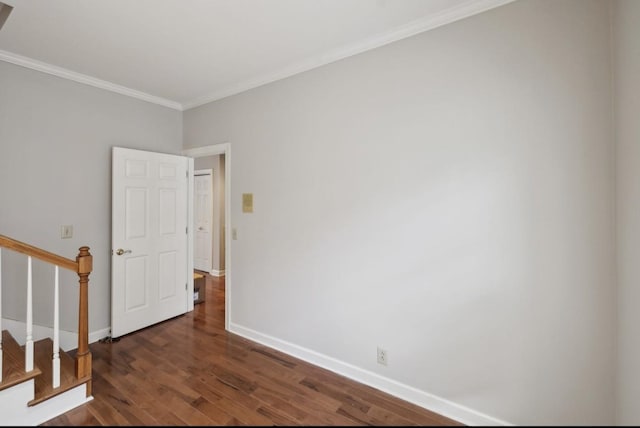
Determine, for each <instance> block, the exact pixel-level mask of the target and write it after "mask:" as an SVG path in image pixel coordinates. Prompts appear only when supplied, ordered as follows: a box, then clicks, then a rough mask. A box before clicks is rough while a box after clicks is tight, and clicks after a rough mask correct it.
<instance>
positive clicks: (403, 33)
mask: <svg viewBox="0 0 640 428" xmlns="http://www.w3.org/2000/svg"><path fill="white" fill-rule="evenodd" d="M513 1H515V0H469V1H468V2H466V3H463V4H460V5H457V6H454V7H452V8H449V9H446V10H443V11H441V12H438V13H436V14H431V15H427V16H425V17H422V18H420V19H417V20H415V21H412V22H409V23H407V24H405V25H402V26H400V27H397V28H395V29H394V30H391V31H387V32H385V33H381V34H378V35H375V36H372V37H369V38H366V39H364V40H361V41H359V42H356V43H352V44H350V45H347V46H344V47H341V48H338V49H334V50H331V51H329V52H326V53H323V54H320V55H316V56H313V57H310V58H307V59H306V60H304V61H300V62H297V63H293V64H289V65H288V66H286V67H284V68H282V69H280V70H277V71H274V72H271V73H266V74H263V75H259V76H255V77H254V78H252V79H249V80H245V81H243V82H240V83H237V84H234V85H229V86H226V87H223V88H222V89H220V90H218V91H216V92H214V93H211V94H208V95H205V96H202V97H198V98H195V99H193V100H191V101H187V102H185V103H182V104H181V103H179V102H177V101H173V100H169V99H166V98H161V97H157V96H155V95H151V94H147V93H145V92H141V91H137V90H135V89H131V88H127V87H125V86H121V85H118V84H115V83H112V82H108V81H106V80H102V79H98V78H95V77H91V76H88V75H86V74H82V73H77V72H75V71H71V70H68V69H66V68H62V67H58V66H55V65H51V64H47V63H45V62H42V61H38V60H35V59H31V58H28V57H25V56H22V55H18V54H15V53H13V52H9V51H5V50H0V61H5V62H9V63H11V64H15V65H19V66H21V67H26V68H30V69H32V70H37V71H41V72H43V73H47V74H51V75H54V76H57V77H61V78H63V79H68V80H72V81H74V82H78V83H83V84H85V85H90V86H94V87H96V88H100V89H105V90H107V91H111V92H115V93H118V94H121V95H126V96H129V97H132V98H137V99H140V100H143V101H147V102H150V103H153V104H158V105H161V106H164V107H169V108H172V109H175V110H180V111H184V110H188V109H191V108H194V107H198V106H201V105H203V104H207V103H210V102H212V101H216V100H219V99H221V98H225V97H228V96H231V95H235V94H239V93H241V92H244V91H247V90H249V89H253V88H257V87H258V86H262V85H266V84H267V83H271V82H275V81H277V80H281V79H284V78H286V77H291V76H293V75H295V74H298V73H302V72H305V71H309V70H311V69H314V68H317V67H321V66H323V65H326V64H330V63H332V62H335V61H338V60H341V59H344V58H347V57H350V56H353V55H357V54H360V53H362V52H366V51H368V50H371V49H375V48H378V47H381V46H384V45H387V44H389V43H393V42H396V41H398V40H402V39H405V38H407V37H411V36H415V35H416V34H419V33H423V32H425V31H428V30H432V29H434V28H438V27H441V26H443V25H446V24H450V23H452V22H455V21H458V20H460V19H464V18H467V17H469V16H472V15H476V14H478V13H482V12H485V11H487V10H490V9H493V8H496V7H499V6H503V5H505V4H507V3H511V2H513Z"/></svg>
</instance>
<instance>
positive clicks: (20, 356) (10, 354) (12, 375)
mask: <svg viewBox="0 0 640 428" xmlns="http://www.w3.org/2000/svg"><path fill="white" fill-rule="evenodd" d="M2 352H3V354H4V358H3V363H2V382H0V391H2V390H3V389H6V388H10V387H12V386H15V385H18V384H20V383H22V382H25V381H27V380H29V379H33V378H35V377H36V376H38V375H40V374H41V371H40V369H39V368H38V367H37V366H34V368H33V370H32V371H30V372H25V371H24V348H22V347H20V345H18V342H16V340H15V339H14V338H13V336H12V335H11V333H9V331H8V330H3V331H2Z"/></svg>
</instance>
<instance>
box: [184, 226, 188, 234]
mask: <svg viewBox="0 0 640 428" xmlns="http://www.w3.org/2000/svg"><path fill="white" fill-rule="evenodd" d="M184 233H185V234H187V235H188V234H189V226H187V227H185V228H184Z"/></svg>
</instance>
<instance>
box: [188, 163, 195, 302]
mask: <svg viewBox="0 0 640 428" xmlns="http://www.w3.org/2000/svg"><path fill="white" fill-rule="evenodd" d="M187 170H188V172H187V272H186V275H187V312H191V311H193V308H194V304H193V290H194V285H193V228H194V226H193V203H194V199H193V198H194V196H193V186H194V180H195V173H194V171H195V166H194V162H193V158H187Z"/></svg>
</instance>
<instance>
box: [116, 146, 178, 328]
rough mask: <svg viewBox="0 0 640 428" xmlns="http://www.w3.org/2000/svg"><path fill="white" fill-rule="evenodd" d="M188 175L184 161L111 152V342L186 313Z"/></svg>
mask: <svg viewBox="0 0 640 428" xmlns="http://www.w3.org/2000/svg"><path fill="white" fill-rule="evenodd" d="M187 170H188V159H187V158H186V157H183V156H175V155H167V154H162V153H153V152H146V151H141V150H132V149H124V148H119V147H116V148H114V149H113V175H112V250H113V252H112V253H113V255H112V275H111V278H112V284H111V290H112V298H111V300H112V302H111V311H112V317H111V335H112V337H119V336H121V335H123V334H127V333H130V332H132V331H135V330H138V329H140V328H143V327H147V326H149V325H152V324H155V323H157V322H160V321H163V320H165V319H168V318H171V317H174V316H176V315H180V314H183V313H185V312H186V310H187V290H186V283H187V282H188V279H187V275H188V272H187V257H188V255H187V175H186V172H187ZM119 249H121V250H123V251H122V253H121V254H119V251H118V250H119Z"/></svg>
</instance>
